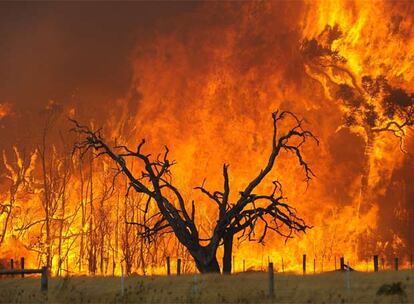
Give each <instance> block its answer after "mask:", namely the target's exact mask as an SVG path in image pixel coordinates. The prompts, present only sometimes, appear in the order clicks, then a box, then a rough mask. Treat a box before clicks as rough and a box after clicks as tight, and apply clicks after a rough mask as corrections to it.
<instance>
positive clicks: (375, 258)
mask: <svg viewBox="0 0 414 304" xmlns="http://www.w3.org/2000/svg"><path fill="white" fill-rule="evenodd" d="M374 271H375V272H378V256H377V255H374Z"/></svg>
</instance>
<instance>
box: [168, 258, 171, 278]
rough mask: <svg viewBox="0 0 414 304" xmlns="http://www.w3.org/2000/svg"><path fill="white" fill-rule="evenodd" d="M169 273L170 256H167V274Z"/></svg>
mask: <svg viewBox="0 0 414 304" xmlns="http://www.w3.org/2000/svg"><path fill="white" fill-rule="evenodd" d="M170 274H171V267H170V257H169V256H167V275H170Z"/></svg>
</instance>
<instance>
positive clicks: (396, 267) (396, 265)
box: [394, 258, 398, 271]
mask: <svg viewBox="0 0 414 304" xmlns="http://www.w3.org/2000/svg"><path fill="white" fill-rule="evenodd" d="M394 267H395V271H398V258H395V259H394Z"/></svg>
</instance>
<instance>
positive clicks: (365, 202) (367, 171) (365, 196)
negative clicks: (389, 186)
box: [358, 129, 375, 215]
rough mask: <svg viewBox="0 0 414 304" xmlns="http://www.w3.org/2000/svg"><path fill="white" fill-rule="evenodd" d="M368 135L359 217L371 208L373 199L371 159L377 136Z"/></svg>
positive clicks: (368, 132) (371, 133) (369, 132)
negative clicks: (371, 193) (370, 181)
mask: <svg viewBox="0 0 414 304" xmlns="http://www.w3.org/2000/svg"><path fill="white" fill-rule="evenodd" d="M366 133H367V142H366V144H365V151H364V167H363V170H362V174H361V191H360V201H359V206H358V215H359V213H362V214H364V213H365V212H367V211H368V210H369V209H370V208H371V207H372V203H371V197H370V190H371V189H370V188H369V178H370V175H371V158H372V151H373V149H374V142H375V134H374V133H373V132H372V131H371V130H370V129H367V130H366Z"/></svg>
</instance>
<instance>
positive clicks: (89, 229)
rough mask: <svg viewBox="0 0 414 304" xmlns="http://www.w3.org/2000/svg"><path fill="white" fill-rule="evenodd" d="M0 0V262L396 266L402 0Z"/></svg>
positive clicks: (407, 144) (408, 93)
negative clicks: (35, 0) (376, 261)
mask: <svg viewBox="0 0 414 304" xmlns="http://www.w3.org/2000/svg"><path fill="white" fill-rule="evenodd" d="M1 7H2V10H1V12H0V14H1V15H2V18H1V21H0V33H1V34H2V37H4V38H3V39H2V40H3V41H2V42H1V47H0V79H2V81H1V83H0V133H1V138H2V140H1V144H0V145H1V147H0V148H1V167H0V264H1V265H3V266H4V267H6V266H7V265H6V264H7V263H9V260H10V259H14V260H15V261H18V260H19V259H20V257H25V259H26V267H28V268H40V267H41V266H47V267H48V268H49V269H50V273H51V274H52V275H53V276H66V275H120V274H121V273H122V274H128V275H129V274H140V275H152V274H165V273H166V270H165V267H166V266H165V265H166V259H167V257H171V258H172V259H173V260H176V259H178V258H179V259H180V260H181V261H182V265H181V267H182V272H184V273H194V272H201V273H205V272H224V273H230V272H234V271H236V272H237V271H242V270H243V271H244V270H247V269H249V270H263V269H264V268H265V267H267V263H268V262H269V261H272V262H273V263H274V265H275V268H276V271H282V267H283V271H292V272H301V271H302V255H303V254H306V255H307V257H308V258H309V259H310V260H313V261H314V263H315V264H314V267H315V269H316V272H324V271H331V270H334V269H335V268H336V267H337V266H336V263H338V267H339V257H342V256H345V257H346V259H347V263H349V265H351V266H352V268H353V269H356V270H361V271H366V270H371V268H370V267H371V266H368V264H369V265H371V260H372V256H373V255H378V256H380V257H381V259H382V260H383V261H384V262H383V263H384V264H385V265H384V267H385V268H387V267H389V268H391V267H392V266H391V265H392V263H393V259H394V257H397V256H398V257H399V258H400V263H401V265H402V267H403V266H404V265H409V263H410V256H411V255H412V254H413V253H414V239H413V238H412V233H411V232H412V231H413V228H414V226H413V219H414V205H413V203H414V161H413V160H414V158H413V152H414V141H413V136H412V134H413V126H414V72H413V62H414V32H413V28H414V26H413V22H414V19H413V16H414V4H413V3H411V2H409V1H407V2H403V1H402V2H395V1H379V2H375V3H373V2H367V1H318V2H314V1H280V2H279V1H258V2H206V3H203V2H179V3H170V2H166V3H164V2H155V3H149V2H148V3H147V2H137V3H134V2H132V3H109V2H108V3H106V2H105V3H39V4H32V3H30V4H29V3H2V4H1ZM0 267H1V266H0Z"/></svg>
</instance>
